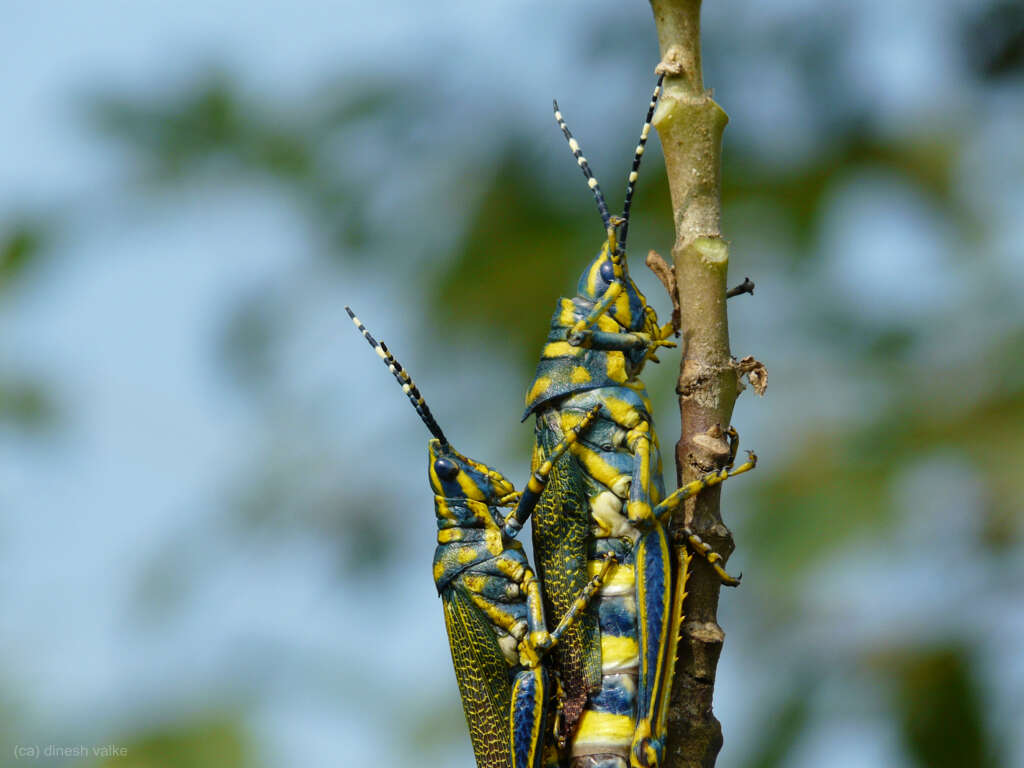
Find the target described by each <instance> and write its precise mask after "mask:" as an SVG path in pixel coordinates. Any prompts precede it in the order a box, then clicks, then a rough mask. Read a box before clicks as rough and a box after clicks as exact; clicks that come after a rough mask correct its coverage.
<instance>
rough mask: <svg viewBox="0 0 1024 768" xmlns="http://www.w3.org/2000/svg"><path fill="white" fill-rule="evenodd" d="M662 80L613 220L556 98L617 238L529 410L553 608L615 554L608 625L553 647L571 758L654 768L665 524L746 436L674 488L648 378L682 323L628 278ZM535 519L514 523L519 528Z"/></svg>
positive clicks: (548, 348) (666, 594) (547, 355)
mask: <svg viewBox="0 0 1024 768" xmlns="http://www.w3.org/2000/svg"><path fill="white" fill-rule="evenodd" d="M660 89H661V79H659V80H658V85H657V87H656V88H655V90H654V94H653V95H652V98H651V102H650V106H649V108H648V112H647V117H646V119H645V121H644V125H643V129H642V131H641V135H640V141H639V142H638V144H637V147H636V151H635V153H634V156H633V166H632V170H631V171H630V174H629V178H628V182H627V188H626V198H625V205H624V209H623V215H622V216H621V217H613V216H611V215H609V213H608V208H607V205H606V203H605V200H604V196H603V194H602V193H601V190H600V186H599V185H598V182H597V179H596V178H594V176H593V174H592V172H591V170H590V167H589V164H588V163H587V161H586V158H585V157H584V156H583V154H582V152H581V150H580V146H579V143H578V142H577V141H576V139H575V138H574V137H573V136H572V134H571V132H570V131H569V128H568V126H567V125H566V123H565V120H564V119H563V117H562V114H561V111H560V110H559V108H558V104H557V102H556V103H555V105H554V109H555V119H556V120H557V121H558V125H559V127H560V128H561V129H562V132H563V134H564V135H565V138H566V139H567V141H568V142H569V148H570V150H571V151H572V153H573V156H574V157H575V158H576V161H577V164H578V165H579V166H580V168H581V169H582V170H583V173H584V176H585V177H586V179H587V184H588V186H589V187H590V189H591V190H592V191H593V193H594V196H595V199H596V200H597V204H598V210H599V212H600V214H601V218H602V221H603V223H604V226H605V234H606V240H605V242H604V243H603V245H602V247H601V250H600V252H599V253H598V254H597V256H596V257H595V258H594V259H593V260H592V261H591V262H590V264H589V265H588V266H587V268H586V269H585V270H584V272H583V274H582V276H581V278H580V280H579V284H578V287H577V295H576V296H575V297H574V298H572V299H568V298H562V299H560V300H559V304H558V306H557V308H556V310H555V313H554V315H553V317H552V321H551V329H550V332H549V334H548V339H547V343H546V344H545V346H544V349H543V352H542V354H541V359H540V362H539V363H538V366H537V373H536V377H535V379H534V381H533V384H532V385H531V387H530V389H529V392H528V394H527V396H526V413H525V414H524V416H523V418H524V419H525V418H527V417H528V416H529V415H530V414H531V413H532V414H535V415H536V417H537V428H536V429H537V443H536V447H535V453H534V464H535V465H540V464H542V463H554V469H553V471H552V472H551V476H550V478H549V484H548V486H547V488H546V490H545V491H544V493H543V494H542V496H541V499H540V501H539V502H538V503H537V505H536V508H535V511H534V513H533V542H534V554H535V561H536V565H537V572H538V576H539V577H540V580H541V584H542V587H543V594H544V598H545V610H546V611H547V612H548V615H550V616H561V615H564V614H565V613H566V612H567V611H569V610H570V608H571V605H572V600H573V598H574V596H575V595H576V594H577V593H578V591H579V590H580V589H581V588H582V587H583V586H584V585H585V584H586V583H587V581H588V579H589V578H590V576H591V575H592V574H593V573H594V572H595V570H596V569H598V568H600V567H601V564H602V562H603V561H604V560H603V559H604V558H605V557H606V556H608V555H609V554H614V555H615V557H616V559H617V561H618V562H617V565H616V566H614V567H613V568H612V571H611V573H610V574H609V575H608V577H607V579H606V581H605V584H604V587H603V588H602V589H601V590H600V592H599V595H598V598H597V601H596V602H597V605H598V616H597V622H596V625H595V624H593V623H588V621H587V620H586V617H584V620H583V621H581V622H580V623H579V624H578V628H577V631H576V632H575V633H574V634H572V633H571V634H569V635H567V637H566V638H565V640H564V642H563V643H562V644H561V646H560V647H559V648H558V649H555V651H554V654H553V659H552V665H553V666H554V667H555V668H556V669H557V670H558V671H559V673H560V675H561V677H562V682H563V685H564V687H565V701H564V712H565V717H564V721H563V727H564V730H563V732H562V734H560V736H561V740H562V741H567V742H568V750H567V753H564V754H563V755H562V756H561V757H562V759H566V760H571V761H572V763H573V765H588V766H600V767H601V768H624V767H625V766H627V765H628V766H634V767H641V766H643V767H645V768H646V767H648V766H655V765H657V764H658V763H659V762H660V760H661V755H662V752H663V749H664V742H665V735H666V733H665V731H666V720H665V718H666V714H667V705H668V696H669V691H670V688H671V683H672V675H673V672H674V662H675V649H676V645H677V642H678V637H679V627H680V622H681V611H682V599H683V595H684V588H685V580H686V573H687V566H688V562H689V560H688V557H687V556H686V554H685V553H684V552H679V553H678V554H677V555H676V556H673V555H672V554H671V548H670V546H669V540H668V536H667V534H666V530H665V528H664V526H663V523H664V522H665V521H666V520H667V518H668V517H669V516H670V515H671V514H672V513H673V512H674V511H676V510H677V509H679V507H680V506H681V504H682V502H683V500H684V499H686V498H688V497H689V496H692V495H693V494H695V493H697V492H698V491H700V490H701V489H702V488H705V487H707V486H709V485H714V484H717V483H720V482H722V481H723V480H724V479H725V478H726V477H729V476H731V475H733V474H739V473H741V472H746V471H747V470H749V469H751V468H753V466H754V463H755V461H756V457H754V456H753V454H751V457H750V461H749V462H747V463H746V464H744V465H743V466H741V467H739V468H737V469H736V470H734V471H730V470H732V464H733V458H734V457H735V454H736V452H737V449H738V438H737V436H736V433H735V431H734V430H732V429H730V430H729V436H730V446H731V456H730V459H729V462H728V464H727V466H726V467H725V468H723V469H722V470H720V471H717V472H714V473H711V474H710V475H707V476H705V477H704V478H701V479H700V480H698V481H695V482H693V483H690V484H688V485H686V486H684V487H682V488H680V489H679V490H677V491H676V492H674V493H673V494H671V495H670V496H668V497H667V498H666V497H665V492H664V485H663V482H662V479H661V472H662V467H661V458H660V451H659V449H658V440H657V435H656V434H655V431H654V427H653V420H652V418H651V405H650V401H649V399H648V397H647V392H646V388H645V387H644V384H643V382H642V381H641V380H640V378H639V376H640V374H641V372H642V370H643V367H644V365H645V363H646V362H647V360H654V361H657V358H656V357H655V352H656V351H657V348H658V347H661V346H674V342H672V341H671V340H670V339H669V337H670V336H671V334H672V333H673V331H674V329H673V327H672V325H671V324H668V325H665V326H661V325H659V323H658V318H657V314H656V313H655V311H654V309H653V308H652V307H650V306H649V305H648V304H647V301H646V299H645V297H644V296H643V294H642V293H641V292H640V290H639V289H638V288H637V286H636V284H635V283H634V282H633V280H632V279H631V278H630V276H629V272H628V267H627V264H626V254H625V245H626V235H627V231H628V226H629V210H630V205H631V203H632V197H633V191H634V187H635V184H636V180H637V174H638V170H639V166H640V160H641V158H642V156H643V153H644V147H645V144H646V141H647V137H648V134H649V132H650V127H651V119H652V117H653V114H654V109H655V106H656V103H657V98H658V95H659V93H660ZM595 408H596V409H598V414H599V415H598V416H597V418H596V419H595V420H594V423H593V424H592V425H591V427H590V428H589V429H588V431H587V434H586V436H585V437H580V439H579V440H577V441H575V442H574V443H573V444H572V445H571V446H570V450H569V451H568V452H562V453H561V454H560V455H558V456H557V457H556V456H555V449H556V448H557V446H558V445H560V443H561V442H562V440H563V439H564V436H565V435H566V434H567V432H566V430H567V429H568V428H569V427H570V425H572V424H574V423H576V422H578V421H579V419H580V415H581V414H585V413H591V412H593V409H595ZM524 521H525V517H524V516H523V515H521V514H520V511H519V510H517V511H516V512H515V513H513V515H511V516H510V517H509V518H508V519H507V520H506V526H505V529H506V533H508V534H509V535H514V534H515V533H516V532H517V531H518V530H519V528H520V527H521V526H522V524H523V522H524ZM683 532H684V535H685V537H686V539H687V541H688V544H689V545H690V547H691V548H692V549H694V550H695V551H696V552H697V553H698V554H700V555H701V556H703V557H704V558H705V559H706V560H707V561H708V562H709V563H711V564H712V566H713V567H714V568H715V569H716V571H717V572H718V574H719V576H720V577H721V578H722V580H723V581H724V582H725V583H727V584H735V583H738V582H737V580H736V579H733V578H732V577H731V576H729V575H728V574H727V573H726V572H725V571H724V570H723V569H722V568H721V565H720V564H719V562H718V561H719V560H720V557H719V555H718V554H717V553H715V552H713V551H711V548H710V547H708V545H707V544H705V543H704V542H703V541H701V540H700V538H699V537H697V536H696V535H695V534H694V533H693V532H692V531H690V530H689V529H684V530H683Z"/></svg>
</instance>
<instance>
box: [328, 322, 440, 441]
mask: <svg viewBox="0 0 1024 768" xmlns="http://www.w3.org/2000/svg"><path fill="white" fill-rule="evenodd" d="M345 311H346V312H348V316H349V317H351V318H352V322H353V323H355V326H356V328H358V329H359V332H360V333H361V334H363V338H364V339H366V342H367V343H368V344H369V345H370V346H371V347H373V350H374V352H376V353H377V355H378V356H379V357H380V359H381V360H383V361H384V364H385V365H386V366H387V367H388V370H389V371H391V373H392V374H393V375H394V377H395V379H396V380H397V381H398V383H399V384H400V385H401V387H402V391H403V392H405V394H406V396H407V397H408V398H409V402H411V403H412V407H413V408H415V409H416V413H418V414H419V415H420V418H421V419H423V423H424V424H426V425H427V429H429V430H430V434H432V435H433V436H434V437H436V438H437V439H438V440H440V441H441V445H449V443H448V438H446V437H445V436H444V432H442V431H441V427H440V425H439V424H438V423H437V421H435V420H434V414H432V413H431V412H430V408H429V407H427V403H426V401H425V400H424V399H423V395H421V394H420V391H419V389H417V388H416V384H415V382H413V380H412V377H411V376H410V375H409V374H408V373H406V370H405V368H403V367H402V364H401V363H399V362H398V361H397V360H396V359H395V356H394V355H392V354H391V350H389V349H388V348H387V345H386V344H384V342H381V341H377V340H376V339H375V338H373V336H371V335H370V332H369V331H368V330H366V326H365V325H363V323H362V322H361V321H360V320H359V318H358V317H356V313H355V312H353V311H352V308H351V307H345Z"/></svg>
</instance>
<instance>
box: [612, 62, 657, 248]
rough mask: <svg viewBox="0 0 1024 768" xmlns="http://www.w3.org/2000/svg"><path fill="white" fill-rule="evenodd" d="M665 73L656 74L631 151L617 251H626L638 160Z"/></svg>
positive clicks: (648, 131) (649, 130) (638, 169)
mask: <svg viewBox="0 0 1024 768" xmlns="http://www.w3.org/2000/svg"><path fill="white" fill-rule="evenodd" d="M664 79H665V75H663V74H662V75H658V82H657V84H656V85H655V86H654V93H652V94H651V104H650V106H649V107H647V117H645V118H644V127H643V128H641V129H640V141H638V142H637V145H636V151H635V152H634V153H633V168H632V169H631V170H630V172H629V177H628V179H627V181H626V201H625V202H624V203H623V204H622V219H623V221H622V226H620V227H619V251H620V252H622V253H625V251H626V235H627V234H629V208H630V206H631V205H632V204H633V190H634V189H635V188H636V180H637V177H638V176H639V171H640V160H642V159H643V156H644V147H646V145H647V136H648V135H649V134H650V132H651V120H652V119H653V118H654V108H655V107H656V106H657V104H658V97H659V96H660V95H661V83H662V81H663V80H664Z"/></svg>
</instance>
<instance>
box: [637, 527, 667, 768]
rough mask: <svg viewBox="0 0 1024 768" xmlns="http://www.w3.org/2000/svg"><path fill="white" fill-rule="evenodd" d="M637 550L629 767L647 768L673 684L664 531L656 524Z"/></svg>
mask: <svg viewBox="0 0 1024 768" xmlns="http://www.w3.org/2000/svg"><path fill="white" fill-rule="evenodd" d="M635 551H636V557H635V568H636V605H637V639H638V644H639V650H640V677H639V680H638V683H639V685H638V691H637V713H636V725H635V728H634V732H633V743H632V746H631V749H630V753H631V757H630V765H632V766H642V767H647V766H655V765H657V764H658V762H659V761H660V759H661V745H662V743H663V740H662V739H659V738H658V734H657V733H656V732H655V731H656V730H657V723H658V707H659V705H660V703H661V702H662V700H663V699H664V697H665V693H664V688H665V686H667V685H671V684H672V680H671V677H670V672H671V665H670V664H669V662H668V658H667V657H668V655H669V654H668V653H666V647H665V644H666V641H667V640H668V637H669V629H670V626H671V623H672V622H671V620H672V617H671V610H672V570H671V560H670V553H669V545H668V537H667V536H666V535H665V531H664V529H663V528H662V527H661V526H657V527H656V528H655V529H654V530H652V531H651V532H650V533H648V534H647V535H646V536H644V537H643V538H642V539H641V540H640V542H639V543H638V544H637V548H636V550H635Z"/></svg>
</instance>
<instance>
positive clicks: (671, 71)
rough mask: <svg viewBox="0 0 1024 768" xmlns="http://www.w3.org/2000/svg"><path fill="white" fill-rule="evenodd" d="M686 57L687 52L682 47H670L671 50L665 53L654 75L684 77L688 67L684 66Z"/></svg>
mask: <svg viewBox="0 0 1024 768" xmlns="http://www.w3.org/2000/svg"><path fill="white" fill-rule="evenodd" d="M685 56H686V52H685V51H684V50H683V48H682V46H679V45H671V46H669V49H668V50H667V51H665V55H664V56H662V57H661V61H660V62H658V66H656V67H655V68H654V74H656V75H670V76H678V75H682V74H683V73H685V72H686V67H685V66H684V65H683V59H684V58H685Z"/></svg>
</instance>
